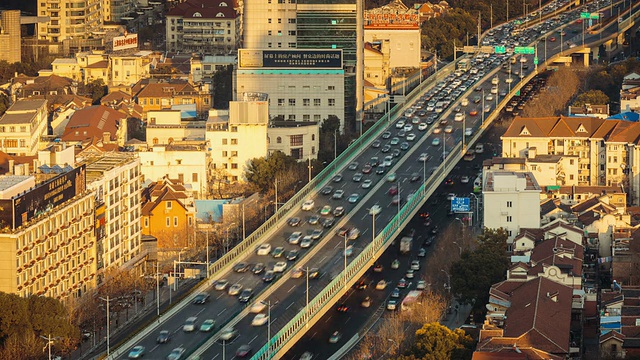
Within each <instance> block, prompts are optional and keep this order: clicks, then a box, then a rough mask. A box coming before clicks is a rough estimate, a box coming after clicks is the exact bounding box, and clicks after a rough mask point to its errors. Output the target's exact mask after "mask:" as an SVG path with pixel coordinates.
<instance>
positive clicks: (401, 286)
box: [397, 278, 409, 289]
mask: <svg viewBox="0 0 640 360" xmlns="http://www.w3.org/2000/svg"><path fill="white" fill-rule="evenodd" d="M408 285H409V283H408V282H407V280H405V279H404V278H402V279H400V280H399V281H398V285H397V287H398V289H404V288H406V287H407V286H408Z"/></svg>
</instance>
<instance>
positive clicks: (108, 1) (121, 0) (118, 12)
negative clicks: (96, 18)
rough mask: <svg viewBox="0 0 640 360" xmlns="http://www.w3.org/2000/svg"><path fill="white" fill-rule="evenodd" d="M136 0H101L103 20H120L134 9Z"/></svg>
mask: <svg viewBox="0 0 640 360" xmlns="http://www.w3.org/2000/svg"><path fill="white" fill-rule="evenodd" d="M136 5H138V1H137V0H102V7H101V8H102V16H103V18H104V21H109V22H120V21H121V20H122V17H123V16H126V15H128V14H131V13H132V12H133V11H135V10H136Z"/></svg>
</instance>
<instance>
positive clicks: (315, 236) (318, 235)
mask: <svg viewBox="0 0 640 360" xmlns="http://www.w3.org/2000/svg"><path fill="white" fill-rule="evenodd" d="M322 234H324V230H322V229H314V230H313V232H311V235H309V236H311V239H313V240H318V239H320V238H321V237H322Z"/></svg>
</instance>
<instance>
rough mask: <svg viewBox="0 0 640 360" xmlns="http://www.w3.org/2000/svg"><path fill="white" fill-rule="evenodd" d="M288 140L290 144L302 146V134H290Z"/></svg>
mask: <svg viewBox="0 0 640 360" xmlns="http://www.w3.org/2000/svg"><path fill="white" fill-rule="evenodd" d="M290 141H291V146H302V144H303V136H302V135H291V138H290Z"/></svg>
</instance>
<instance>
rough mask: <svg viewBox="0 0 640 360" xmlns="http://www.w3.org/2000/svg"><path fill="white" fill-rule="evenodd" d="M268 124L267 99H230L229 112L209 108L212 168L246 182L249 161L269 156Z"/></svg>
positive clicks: (233, 178)
mask: <svg viewBox="0 0 640 360" xmlns="http://www.w3.org/2000/svg"><path fill="white" fill-rule="evenodd" d="M268 123H269V106H268V103H267V102H266V101H231V102H230V103H229V110H228V111H222V110H210V112H209V119H208V120H207V135H206V136H207V141H208V143H209V146H210V149H211V151H210V153H211V162H212V168H213V169H215V170H217V171H221V172H222V173H223V174H224V175H223V176H225V177H226V178H227V179H226V180H228V181H231V182H236V181H244V177H243V174H244V171H245V170H246V167H247V163H248V161H249V160H251V159H253V158H257V157H263V156H266V155H267V148H268V147H267V126H268ZM303 156H309V154H303Z"/></svg>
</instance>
